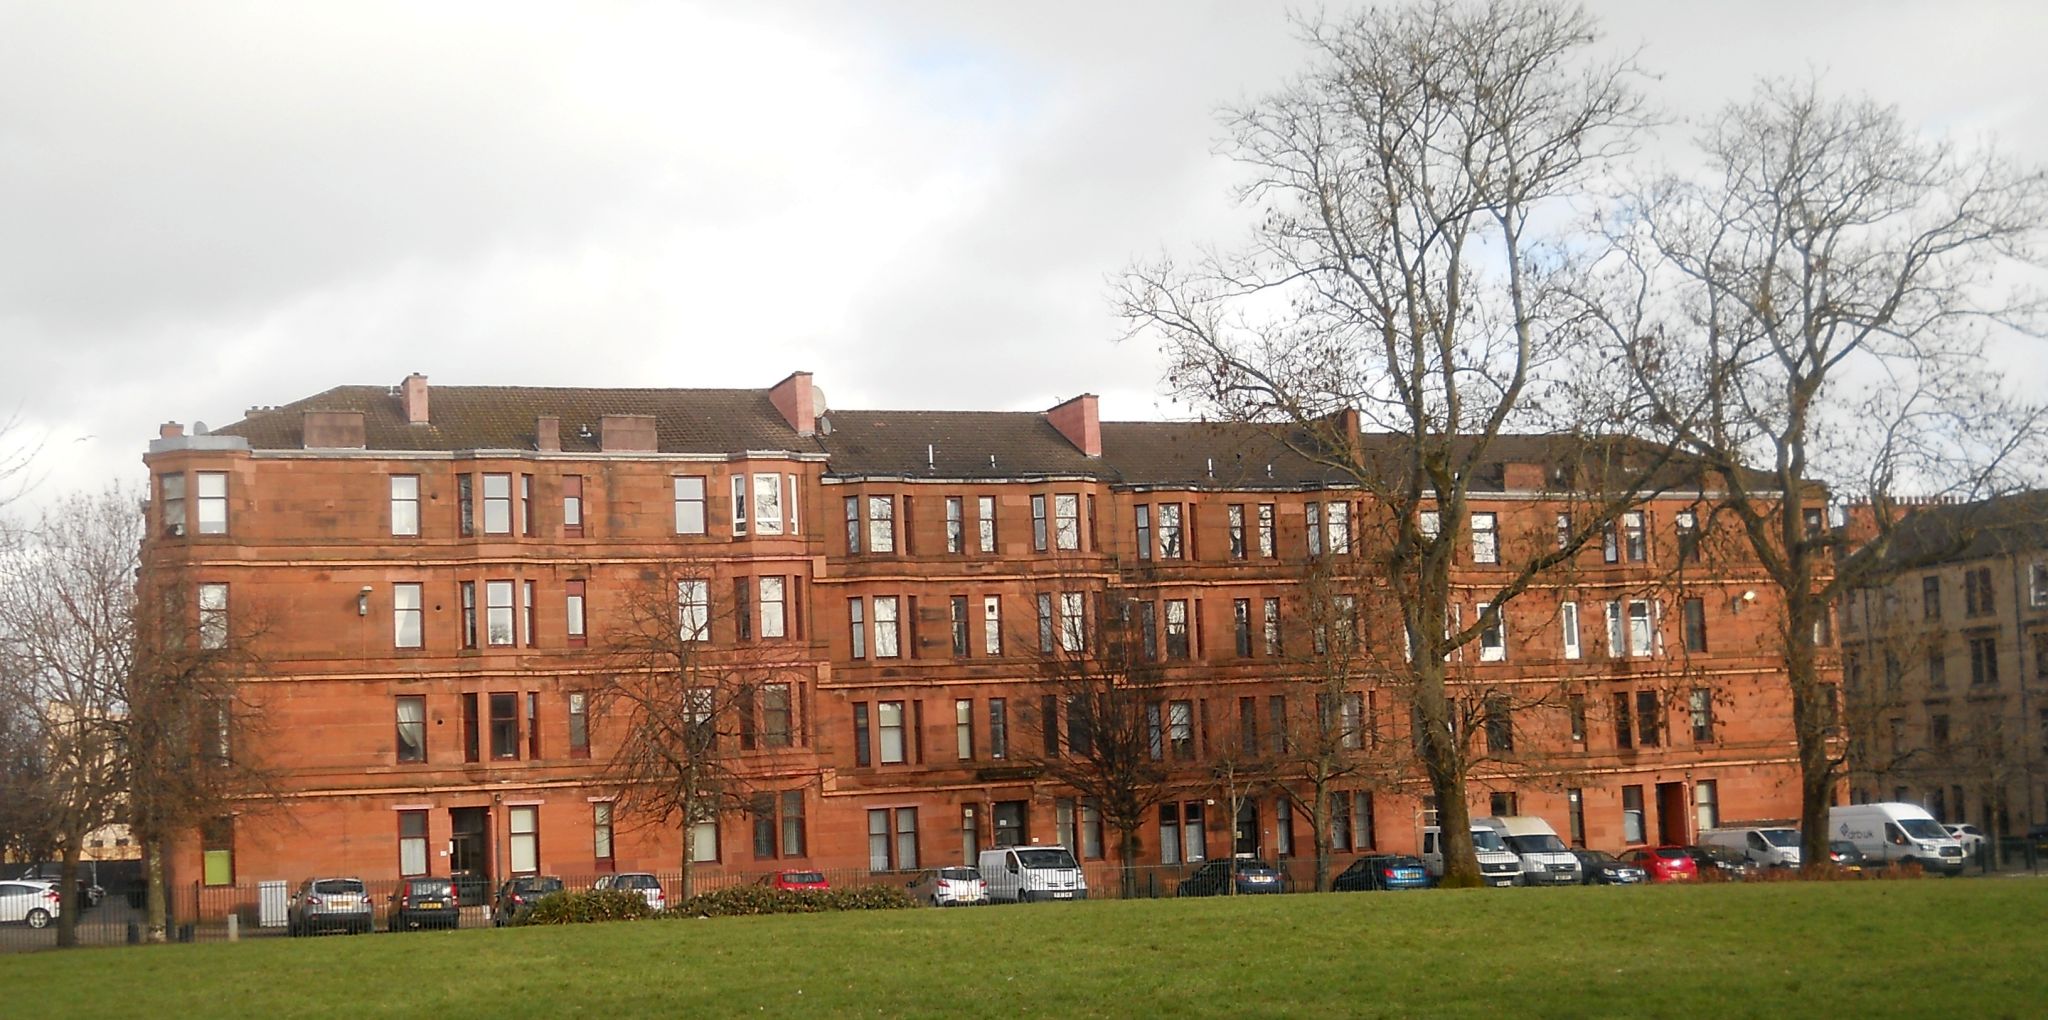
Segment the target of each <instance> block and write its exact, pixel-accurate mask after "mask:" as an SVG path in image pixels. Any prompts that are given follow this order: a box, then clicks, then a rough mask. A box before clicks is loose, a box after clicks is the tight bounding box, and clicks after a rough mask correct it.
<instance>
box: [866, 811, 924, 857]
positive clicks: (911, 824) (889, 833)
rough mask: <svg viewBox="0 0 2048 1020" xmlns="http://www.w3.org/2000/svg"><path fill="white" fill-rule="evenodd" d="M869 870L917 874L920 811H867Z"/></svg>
mask: <svg viewBox="0 0 2048 1020" xmlns="http://www.w3.org/2000/svg"><path fill="white" fill-rule="evenodd" d="M868 870H869V871H915V870H917V809H916V808H910V807H900V808H872V809H870V810H869V811H868Z"/></svg>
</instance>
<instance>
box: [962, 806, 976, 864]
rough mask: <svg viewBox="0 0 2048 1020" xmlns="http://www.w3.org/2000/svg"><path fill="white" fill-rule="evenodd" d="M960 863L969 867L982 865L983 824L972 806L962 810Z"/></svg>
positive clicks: (964, 807)
mask: <svg viewBox="0 0 2048 1020" xmlns="http://www.w3.org/2000/svg"><path fill="white" fill-rule="evenodd" d="M960 863H962V864H965V865H968V866H969V867H972V866H974V865H976V864H980V863H981V823H980V821H979V819H978V816H977V815H976V814H975V811H974V805H972V804H968V805H965V806H963V807H962V808H961V809H960Z"/></svg>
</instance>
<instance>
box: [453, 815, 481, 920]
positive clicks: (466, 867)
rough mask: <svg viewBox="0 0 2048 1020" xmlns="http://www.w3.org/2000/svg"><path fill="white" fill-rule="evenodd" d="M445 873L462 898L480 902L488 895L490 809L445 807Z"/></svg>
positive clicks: (465, 900) (472, 902) (473, 902)
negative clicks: (447, 834) (446, 819)
mask: <svg viewBox="0 0 2048 1020" xmlns="http://www.w3.org/2000/svg"><path fill="white" fill-rule="evenodd" d="M448 828H449V829H450V831H451V832H452V835H450V836H449V838H448V875H449V877H450V878H453V879H454V880H455V888H456V891H457V893H458V894H460V895H461V897H462V902H464V903H469V904H476V903H483V902H486V901H487V900H489V899H490V896H491V809H490V808H487V807H459V808H449V809H448Z"/></svg>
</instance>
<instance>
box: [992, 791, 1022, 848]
mask: <svg viewBox="0 0 2048 1020" xmlns="http://www.w3.org/2000/svg"><path fill="white" fill-rule="evenodd" d="M1027 806H1028V805H1027V804H1026V803H1025V802H1024V801H1021V800H999V801H996V803H995V822H996V826H995V829H996V841H995V845H996V846H997V847H1006V846H1023V845H1024V844H1025V843H1026V842H1027V840H1026V836H1027V835H1028V834H1029V832H1030V829H1029V826H1027V825H1026V816H1025V809H1026V807H1027Z"/></svg>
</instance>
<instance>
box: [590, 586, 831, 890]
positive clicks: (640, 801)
mask: <svg viewBox="0 0 2048 1020" xmlns="http://www.w3.org/2000/svg"><path fill="white" fill-rule="evenodd" d="M713 588H714V584H713V575H712V573H711V572H710V570H709V569H708V568H707V567H706V565H705V564H703V563H701V562H691V561H683V560H669V561H663V562H661V563H658V564H654V565H650V566H647V567H643V568H642V569H641V571H640V577H639V579H638V582H637V583H635V584H634V585H632V586H631V587H630V588H629V589H627V590H626V591H625V593H624V594H623V595H622V596H621V600H620V602H619V603H618V606H617V611H616V612H615V613H613V614H609V617H600V619H609V626H608V627H607V628H606V629H605V630H604V631H603V632H601V634H600V635H599V636H598V637H597V638H596V639H595V642H596V644H597V645H598V646H599V648H600V649H601V654H602V655H603V656H604V657H605V660H606V668H607V669H608V670H609V675H608V676H606V677H605V678H604V679H603V681H602V682H601V684H600V686H599V687H598V688H597V689H596V690H595V691H594V692H593V693H592V706H591V709H592V710H591V718H592V719H593V720H600V719H601V722H602V726H603V727H604V730H605V732H606V733H608V734H609V736H610V738H611V739H612V740H615V741H616V745H615V746H616V748H617V750H616V751H615V752H614V753H613V754H612V755H611V758H610V760H609V761H608V762H607V764H606V766H605V769H606V772H605V775H606V778H607V781H608V782H609V783H610V784H611V786H612V787H613V788H614V790H615V791H616V798H617V799H616V800H615V801H614V804H615V809H616V810H617V811H619V812H620V813H621V814H622V815H625V816H629V817H636V818H638V819H639V820H640V821H641V822H642V823H644V824H650V825H674V826H679V827H680V829H681V833H682V844H683V852H682V862H681V863H682V871H683V883H682V889H681V891H680V893H679V896H681V897H688V896H690V895H691V891H692V888H693V885H694V882H695V865H696V854H695V852H694V851H695V831H696V828H697V827H698V826H699V825H702V824H705V823H716V822H717V821H718V820H719V818H720V817H721V816H722V815H725V814H727V813H732V812H739V811H746V810H749V809H750V808H751V807H752V805H751V803H750V795H751V793H752V792H753V790H754V788H755V780H756V779H757V778H759V769H758V768H756V767H753V766H750V765H749V764H748V761H747V759H746V758H745V757H744V752H746V751H751V750H755V749H772V748H776V747H787V746H790V744H791V742H792V739H793V735H794V734H793V728H794V726H795V725H796V722H795V720H796V716H795V705H794V703H793V701H792V693H791V692H792V690H793V687H792V685H791V683H790V679H791V673H792V671H793V668H794V667H793V666H792V665H791V664H790V663H786V662H782V661H780V660H779V659H778V657H777V656H776V654H775V652H774V646H773V645H772V644H767V643H763V644H755V645H740V644H737V643H726V642H723V641H717V640H714V632H718V633H719V634H725V633H731V634H734V635H737V634H739V633H740V626H741V624H740V620H741V614H740V612H739V609H738V607H736V606H733V605H731V604H730V603H727V604H726V607H725V608H723V609H721V610H718V611H714V609H713V601H712V600H713V598H714V597H715V596H714V592H713ZM748 623H749V626H751V623H752V621H748ZM748 636H749V637H751V634H749V635H748ZM592 725H594V726H595V725H599V723H598V722H595V721H594V722H593V723H592Z"/></svg>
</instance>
